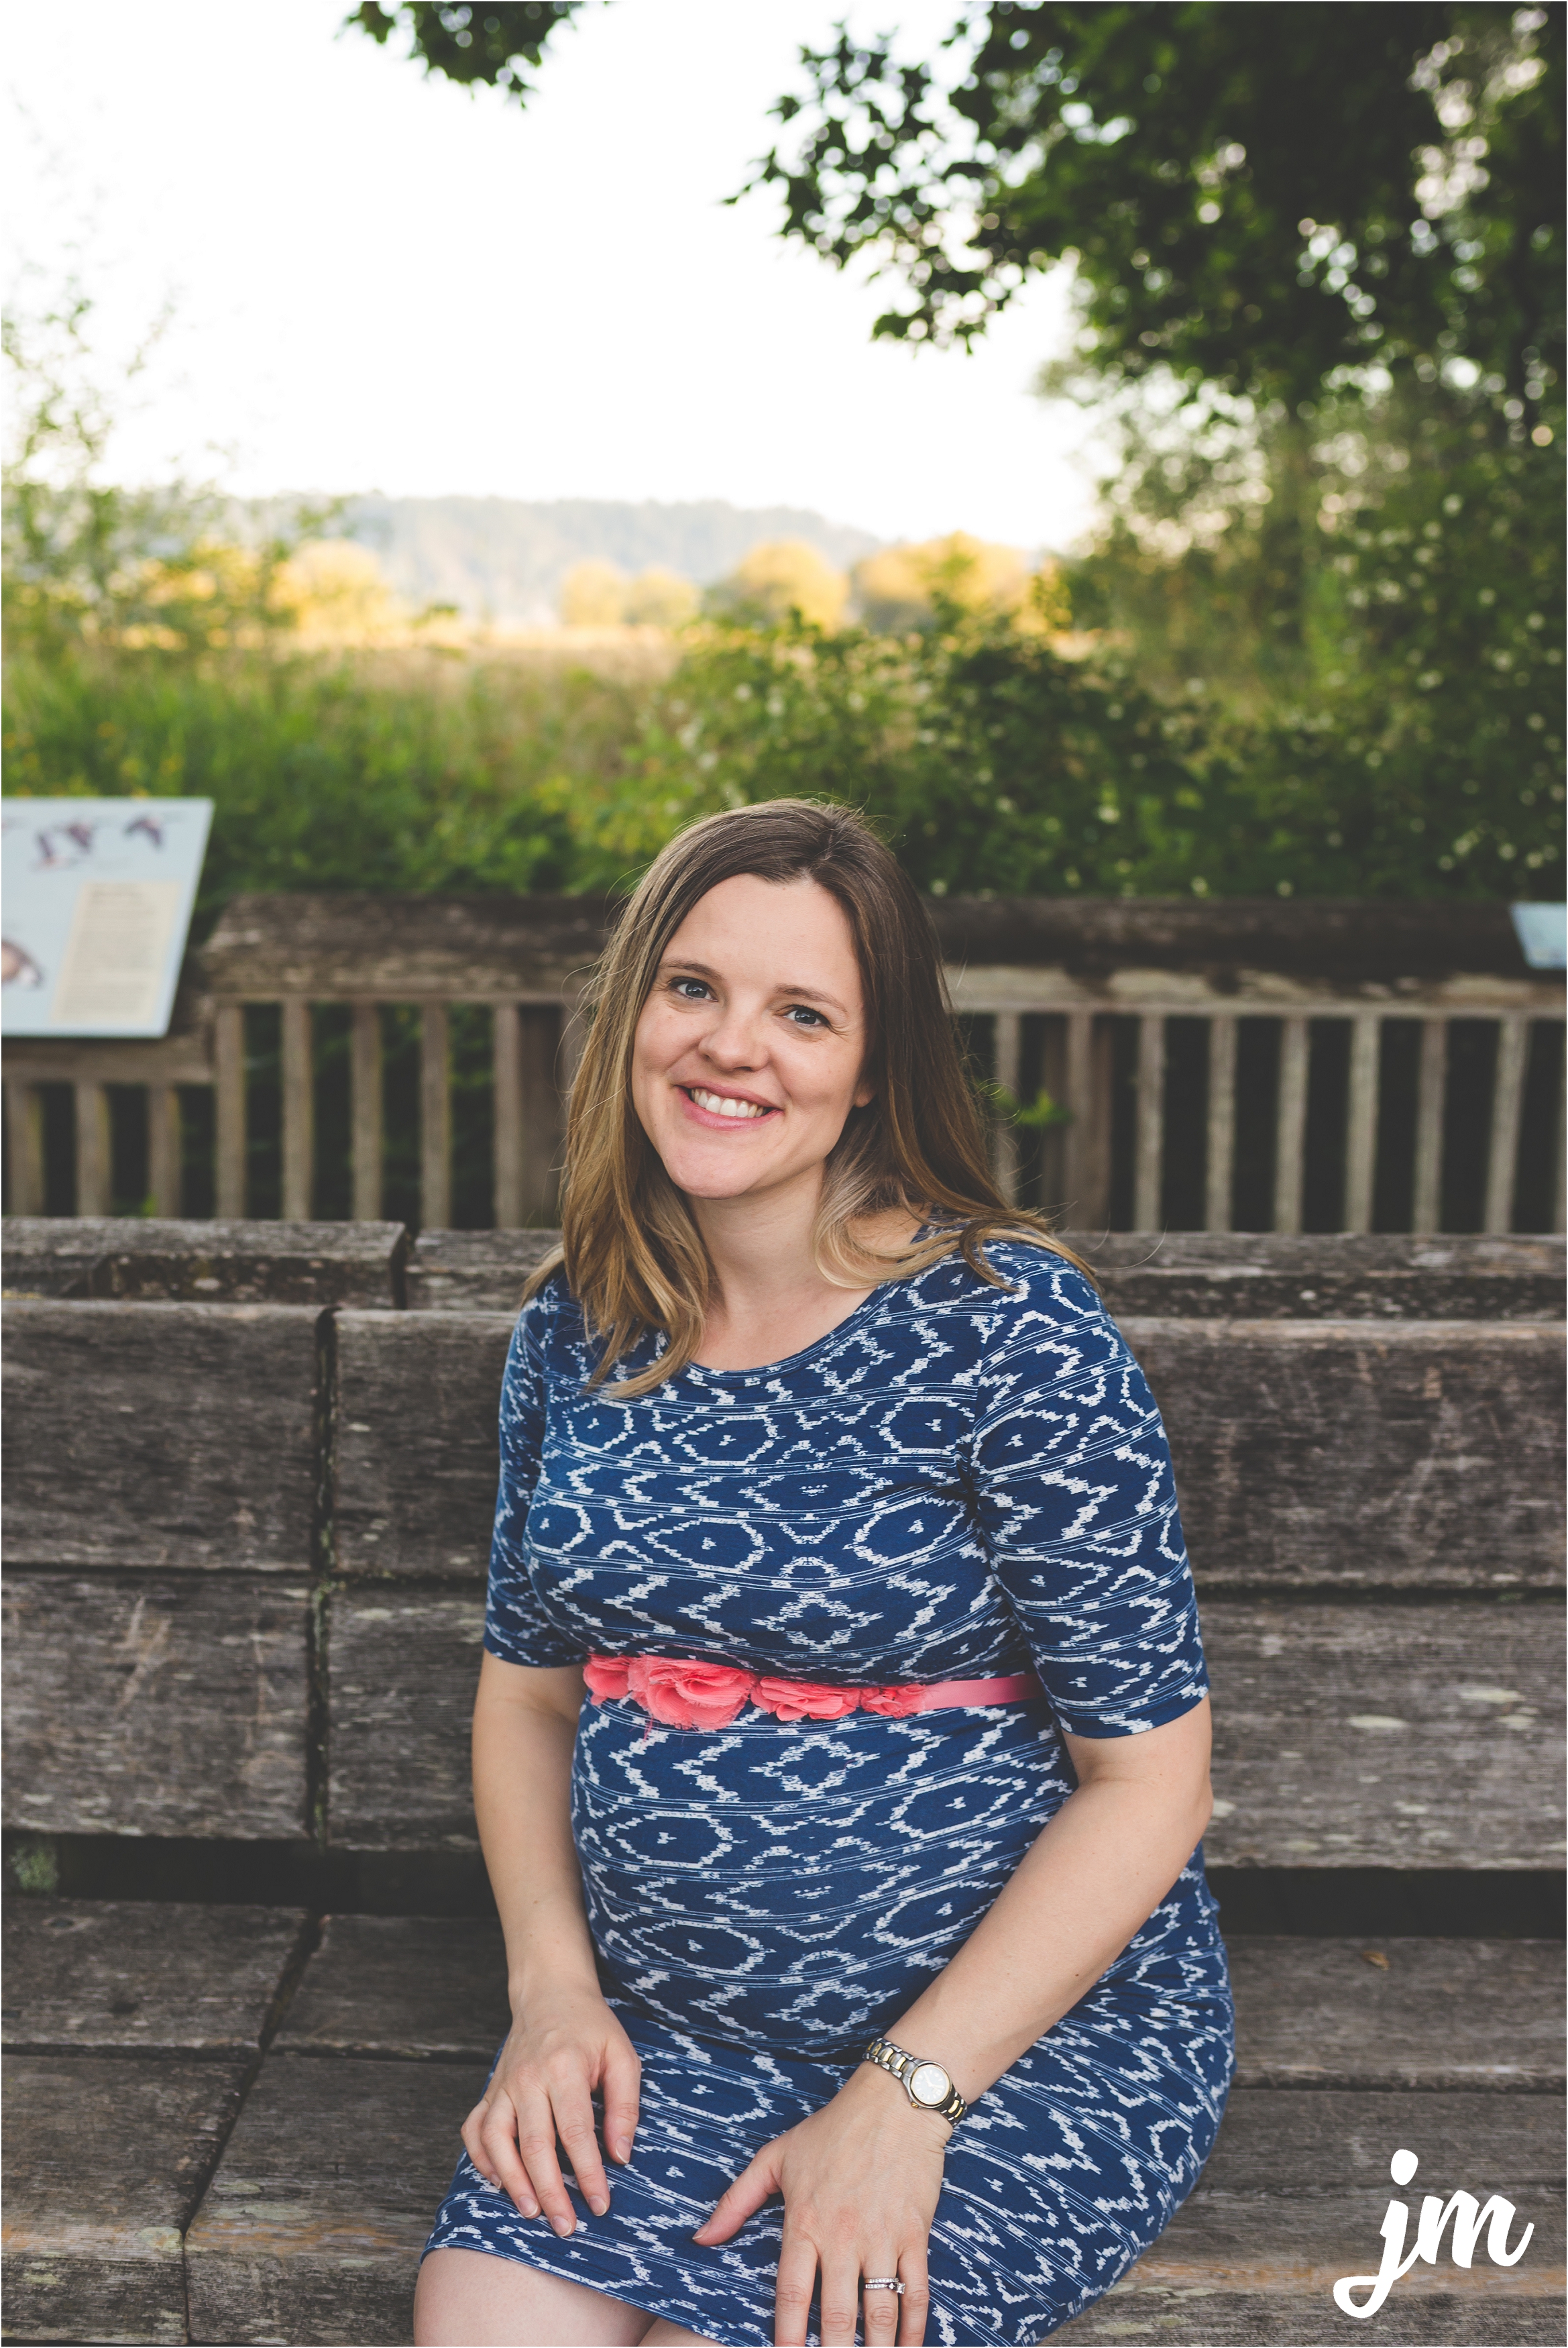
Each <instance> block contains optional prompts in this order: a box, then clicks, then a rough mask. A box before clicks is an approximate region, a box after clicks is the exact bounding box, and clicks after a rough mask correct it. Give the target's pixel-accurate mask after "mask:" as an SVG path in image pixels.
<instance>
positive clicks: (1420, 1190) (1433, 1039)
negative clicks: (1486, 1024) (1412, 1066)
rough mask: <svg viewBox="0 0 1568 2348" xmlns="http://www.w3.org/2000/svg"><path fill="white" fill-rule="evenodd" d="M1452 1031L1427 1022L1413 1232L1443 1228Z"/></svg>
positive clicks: (1423, 1041)
mask: <svg viewBox="0 0 1568 2348" xmlns="http://www.w3.org/2000/svg"><path fill="white" fill-rule="evenodd" d="M1448 1065H1449V1030H1448V1022H1447V1020H1446V1019H1423V1020H1422V1022H1421V1056H1420V1062H1419V1075H1418V1077H1417V1088H1416V1172H1415V1186H1414V1194H1413V1197H1412V1200H1411V1206H1410V1229H1411V1230H1412V1231H1438V1230H1440V1228H1441V1224H1442V1207H1443V1198H1442V1189H1443V1109H1444V1106H1445V1101H1446V1097H1447V1092H1448Z"/></svg>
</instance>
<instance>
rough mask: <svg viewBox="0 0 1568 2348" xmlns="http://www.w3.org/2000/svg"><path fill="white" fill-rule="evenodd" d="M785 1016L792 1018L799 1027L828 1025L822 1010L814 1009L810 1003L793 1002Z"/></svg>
mask: <svg viewBox="0 0 1568 2348" xmlns="http://www.w3.org/2000/svg"><path fill="white" fill-rule="evenodd" d="M784 1017H785V1018H786V1019H792V1020H793V1021H794V1024H795V1025H796V1026H797V1027H825V1026H826V1025H827V1022H826V1020H825V1018H824V1017H823V1015H822V1014H821V1012H820V1011H813V1010H812V1008H811V1007H810V1005H809V1004H804V1003H794V1004H791V1005H790V1008H789V1009H788V1010H787V1011H786V1012H785V1014H784Z"/></svg>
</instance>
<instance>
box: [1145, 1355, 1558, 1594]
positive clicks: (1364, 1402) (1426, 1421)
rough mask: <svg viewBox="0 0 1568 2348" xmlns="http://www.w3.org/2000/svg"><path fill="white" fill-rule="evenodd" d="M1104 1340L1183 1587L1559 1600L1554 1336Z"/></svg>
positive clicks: (1556, 1394) (1556, 1398)
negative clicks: (1189, 1570) (1147, 1417)
mask: <svg viewBox="0 0 1568 2348" xmlns="http://www.w3.org/2000/svg"><path fill="white" fill-rule="evenodd" d="M1122 1328H1123V1331H1124V1333H1125V1334H1126V1336H1127V1339H1128V1342H1129V1344H1131V1345H1132V1348H1133V1351H1134V1352H1135V1353H1136V1354H1137V1355H1138V1358H1139V1360H1140V1361H1141V1362H1142V1363H1143V1367H1144V1369H1145V1371H1146V1373H1147V1375H1148V1378H1149V1382H1150V1385H1152V1386H1153V1390H1154V1395H1155V1399H1156V1400H1157V1401H1158V1403H1159V1404H1160V1406H1161V1410H1162V1412H1163V1416H1164V1418H1165V1424H1166V1426H1167V1429H1168V1431H1169V1434H1170V1438H1171V1450H1172V1455H1173V1458H1174V1460H1175V1465H1176V1484H1177V1488H1178V1491H1179V1492H1180V1495H1181V1503H1182V1515H1183V1520H1184V1525H1185V1528H1186V1534H1187V1542H1188V1547H1189V1549H1190V1550H1191V1553H1192V1557H1193V1560H1194V1570H1195V1571H1196V1573H1197V1576H1198V1581H1199V1584H1200V1587H1204V1586H1206V1587H1209V1588H1215V1587H1220V1586H1225V1585H1229V1586H1235V1585H1238V1584H1243V1585H1245V1584H1250V1585H1251V1586H1253V1587H1258V1586H1270V1585H1274V1586H1280V1585H1284V1586H1290V1585H1296V1586H1304V1585H1307V1584H1315V1585H1317V1587H1320V1588H1322V1587H1330V1588H1332V1587H1334V1586H1336V1585H1337V1586H1338V1587H1340V1588H1356V1587H1360V1588H1368V1587H1371V1588H1377V1587H1379V1586H1382V1587H1388V1586H1399V1587H1406V1588H1415V1589H1420V1588H1426V1589H1433V1588H1480V1589H1509V1588H1516V1587H1519V1586H1521V1585H1522V1584H1526V1583H1530V1584H1534V1585H1537V1586H1556V1585H1558V1584H1560V1582H1561V1579H1562V1572H1563V1564H1562V1553H1561V1527H1562V1498H1561V1492H1560V1479H1559V1478H1558V1475H1557V1473H1556V1470H1555V1468H1554V1466H1553V1462H1554V1461H1555V1460H1557V1459H1559V1458H1560V1457H1561V1456H1562V1443H1563V1419H1562V1411H1563V1396H1562V1379H1563V1371H1562V1360H1563V1331H1562V1328H1561V1326H1558V1327H1542V1326H1539V1325H1536V1324H1534V1323H1530V1322H1506V1323H1500V1324H1489V1323H1484V1322H1473V1321H1471V1322H1457V1323H1441V1322H1419V1321H1417V1322H1388V1323H1382V1322H1354V1321H1295V1322H1292V1321H1263V1322H1239V1321H1231V1322H1225V1321H1141V1320H1134V1319H1132V1318H1129V1319H1127V1320H1125V1321H1124V1322H1123V1323H1122Z"/></svg>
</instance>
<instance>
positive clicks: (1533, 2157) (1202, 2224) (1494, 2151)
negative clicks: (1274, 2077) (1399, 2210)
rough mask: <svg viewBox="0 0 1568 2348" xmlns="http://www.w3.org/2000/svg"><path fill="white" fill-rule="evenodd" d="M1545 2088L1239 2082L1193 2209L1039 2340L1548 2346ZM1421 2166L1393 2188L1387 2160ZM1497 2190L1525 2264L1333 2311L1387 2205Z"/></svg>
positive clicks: (1556, 2121)
mask: <svg viewBox="0 0 1568 2348" xmlns="http://www.w3.org/2000/svg"><path fill="white" fill-rule="evenodd" d="M1563 2116H1564V2112H1563V2100H1562V2098H1561V2097H1560V2096H1524V2095H1450V2094H1442V2093H1437V2094H1422V2095H1409V2094H1375V2093H1357V2094H1350V2093H1345V2092H1341V2091H1338V2090H1327V2091H1312V2090H1294V2089H1279V2088H1255V2087H1240V2088H1236V2089H1234V2090H1233V2091H1232V2095H1231V2099H1230V2103H1229V2106H1228V2107H1227V2109H1226V2112H1225V2121H1224V2124H1223V2126H1222V2127H1221V2129H1220V2135H1219V2140H1218V2142H1217V2144H1216V2145H1215V2147H1214V2151H1213V2153H1212V2154H1211V2156H1210V2157H1209V2161H1208V2165H1207V2167H1206V2168H1204V2173H1203V2175H1202V2177H1201V2178H1199V2180H1198V2183H1197V2186H1196V2188H1195V2189H1194V2193H1193V2196H1192V2199H1190V2200H1189V2201H1188V2202H1187V2203H1186V2204H1185V2205H1184V2208H1182V2209H1179V2210H1178V2211H1177V2213H1176V2216H1175V2218H1174V2219H1173V2221H1172V2223H1171V2225H1170V2226H1169V2228H1168V2229H1167V2230H1166V2231H1165V2232H1164V2233H1163V2235H1162V2236H1161V2237H1160V2239H1159V2240H1158V2241H1157V2242H1155V2243H1154V2244H1153V2248H1152V2249H1150V2250H1148V2251H1147V2252H1146V2253H1145V2254H1144V2256H1143V2258H1142V2259H1140V2260H1138V2262H1137V2264H1136V2265H1135V2266H1134V2267H1133V2268H1132V2270H1131V2271H1130V2272H1129V2273H1128V2274H1127V2275H1126V2276H1125V2277H1123V2279H1122V2281H1121V2282H1119V2283H1117V2284H1115V2285H1114V2286H1113V2288H1112V2290H1111V2291H1108V2292H1107V2293H1106V2295H1105V2297H1104V2298H1103V2299H1102V2300H1100V2301H1098V2302H1096V2304H1095V2305H1094V2306H1093V2307H1091V2308H1090V2309H1088V2310H1087V2311H1086V2312H1085V2313H1084V2314H1083V2315H1081V2316H1080V2317H1078V2318H1077V2319H1076V2320H1075V2321H1074V2322H1071V2323H1068V2324H1064V2325H1063V2326H1062V2327H1061V2329H1060V2330H1059V2331H1057V2332H1055V2333H1052V2334H1051V2342H1052V2348H1055V2343H1057V2342H1059V2341H1061V2342H1065V2343H1071V2348H1081V2344H1082V2343H1091V2342H1106V2343H1111V2342H1115V2343H1143V2342H1146V2343H1150V2348H1153V2343H1166V2342H1168V2343H1174V2348H1188V2343H1191V2348H1276V2343H1277V2348H1286V2343H1300V2348H1320V2343H1341V2342H1345V2343H1348V2342H1351V2341H1359V2340H1365V2339H1366V2338H1367V2337H1368V2333H1370V2334H1371V2336H1372V2337H1373V2338H1374V2339H1375V2340H1378V2341H1385V2340H1388V2341H1394V2342H1398V2343H1412V2348H1413V2343H1419V2348H1448V2343H1456V2348H1458V2344H1459V2343H1464V2348H1498V2343H1531V2348H1555V2343H1557V2342H1559V2341H1561V2339H1562V2337H1563V2225H1562V2196H1563ZM1401 2148H1408V2149H1409V2150H1410V2151H1412V2152H1414V2153H1415V2154H1416V2155H1417V2156H1418V2157H1419V2163H1420V2166H1419V2169H1418V2171H1417V2172H1416V2177H1415V2180H1414V2182H1413V2183H1412V2184H1411V2185H1410V2186H1409V2187H1408V2188H1404V2189H1403V2190H1402V2191H1401V2190H1400V2188H1396V2187H1395V2185H1394V2183H1393V2181H1392V2179H1391V2178H1390V2177H1389V2159H1390V2158H1391V2157H1392V2155H1393V2154H1394V2153H1395V2152H1396V2151H1399V2150H1400V2149H1401ZM1461 2189H1462V2190H1464V2191H1466V2192H1470V2193H1473V2194H1474V2195H1475V2196H1476V2197H1477V2199H1481V2200H1484V2199H1486V2198H1487V2196H1488V2195H1489V2194H1492V2193H1500V2194H1501V2195H1503V2196H1504V2197H1505V2198H1506V2199H1508V2200H1510V2201H1512V2203H1513V2204H1514V2205H1515V2207H1516V2209H1517V2210H1518V2212H1519V2216H1518V2218H1517V2219H1515V2221H1514V2223H1513V2226H1512V2230H1511V2234H1510V2240H1511V2242H1512V2243H1514V2244H1516V2243H1517V2242H1518V2240H1519V2239H1520V2236H1521V2234H1522V2230H1523V2227H1524V2226H1525V2225H1526V2224H1532V2225H1533V2226H1534V2228H1535V2234H1534V2238H1533V2240H1532V2241H1531V2242H1530V2244H1529V2246H1528V2248H1527V2250H1526V2251H1525V2254H1524V2257H1523V2258H1522V2260H1520V2262H1519V2264H1518V2265H1516V2266H1513V2267H1507V2268H1503V2267H1495V2266H1493V2265H1491V2262H1490V2261H1489V2260H1488V2259H1487V2256H1486V2253H1485V2250H1484V2247H1483V2248H1482V2249H1481V2250H1480V2251H1478V2253H1477V2255H1476V2257H1475V2260H1474V2262H1473V2264H1472V2265H1471V2267H1470V2268H1469V2269H1468V2270H1467V2269H1462V2268H1459V2267H1456V2266H1455V2265H1454V2264H1453V2263H1452V2260H1451V2259H1449V2258H1447V2257H1445V2258H1444V2259H1443V2260H1442V2262H1441V2263H1440V2264H1439V2265H1437V2266H1429V2265H1427V2264H1425V2263H1424V2262H1423V2263H1422V2264H1421V2265H1419V2267H1417V2268H1416V2269H1415V2270H1414V2271H1412V2272H1411V2273H1410V2274H1409V2275H1408V2276H1407V2277H1406V2278H1405V2279H1404V2280H1403V2281H1400V2282H1398V2283H1396V2284H1395V2285H1394V2288H1393V2291H1392V2293H1391V2295H1390V2297H1389V2301H1388V2302H1387V2303H1386V2304H1385V2305H1384V2307H1383V2308H1382V2310H1381V2311H1380V2312H1379V2313H1378V2315H1377V2316H1376V2317H1375V2318H1374V2319H1372V2320H1371V2321H1370V2322H1361V2321H1359V2320H1358V2319H1357V2318H1355V2317H1352V2316H1345V2315H1342V2314H1341V2313H1340V2312H1339V2310H1338V2308H1337V2306H1336V2304H1335V2302H1334V2297H1333V2287H1334V2284H1335V2283H1336V2281H1338V2279H1339V2278H1340V2277H1341V2276H1342V2275H1361V2274H1369V2273H1372V2272H1374V2271H1376V2269H1377V2267H1378V2261H1379V2259H1380V2257H1381V2253H1382V2243H1381V2242H1380V2240H1379V2239H1378V2229H1379V2227H1380V2226H1381V2224H1382V2221H1383V2214H1384V2211H1385V2210H1386V2209H1387V2208H1388V2206H1389V2201H1390V2200H1391V2199H1403V2200H1404V2201H1406V2203H1407V2204H1408V2205H1409V2207H1410V2208H1411V2209H1412V2210H1414V2209H1418V2208H1419V2200H1420V2197H1421V2196H1422V2194H1423V2193H1428V2192H1431V2193H1438V2194H1441V2195H1442V2196H1443V2197H1444V2198H1445V2199H1446V2198H1447V2196H1448V2195H1449V2194H1450V2193H1453V2192H1455V2191H1459V2190H1461Z"/></svg>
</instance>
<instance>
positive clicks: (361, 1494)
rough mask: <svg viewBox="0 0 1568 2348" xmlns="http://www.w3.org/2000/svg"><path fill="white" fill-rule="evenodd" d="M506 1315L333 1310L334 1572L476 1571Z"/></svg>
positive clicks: (494, 1463) (490, 1503) (507, 1331)
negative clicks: (335, 1349) (335, 1322)
mask: <svg viewBox="0 0 1568 2348" xmlns="http://www.w3.org/2000/svg"><path fill="white" fill-rule="evenodd" d="M485 1236H487V1237H499V1236H500V1234H490V1233H487V1234H486V1235H485ZM513 1317H514V1316H513V1314H512V1313H430V1312H425V1313H343V1314H341V1315H340V1316H339V1320H338V1334H337V1346H338V1354H337V1365H338V1366H337V1379H338V1400H337V1428H336V1460H337V1499H336V1506H335V1512H334V1519H333V1522H334V1537H335V1540H336V1549H337V1561H338V1569H339V1570H340V1572H342V1573H343V1574H346V1575H354V1574H392V1573H401V1574H415V1575H418V1576H420V1577H422V1578H424V1579H425V1580H430V1579H433V1578H434V1577H436V1576H437V1575H442V1574H457V1575H462V1576H464V1577H466V1578H471V1579H477V1578H480V1577H482V1576H483V1574H484V1572H485V1569H486V1564H487V1560H488V1557H489V1550H490V1528H491V1522H492V1519H493V1518H494V1515H495V1508H496V1478H497V1471H498V1454H497V1436H496V1419H497V1407H498V1404H499V1400H500V1393H501V1373H502V1370H503V1369H504V1368H505V1366H506V1359H507V1345H508V1344H510V1342H511V1334H512V1324H513Z"/></svg>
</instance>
